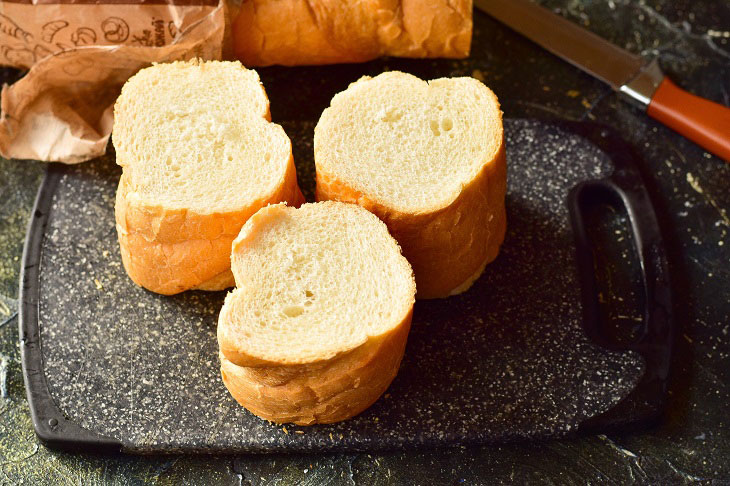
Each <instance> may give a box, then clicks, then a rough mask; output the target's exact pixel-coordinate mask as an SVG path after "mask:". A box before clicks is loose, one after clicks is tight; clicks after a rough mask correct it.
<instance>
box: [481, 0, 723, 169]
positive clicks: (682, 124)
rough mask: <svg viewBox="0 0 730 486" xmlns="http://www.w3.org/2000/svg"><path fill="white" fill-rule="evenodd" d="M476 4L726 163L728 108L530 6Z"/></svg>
mask: <svg viewBox="0 0 730 486" xmlns="http://www.w3.org/2000/svg"><path fill="white" fill-rule="evenodd" d="M474 4H475V5H476V7H477V8H479V9H480V10H482V11H484V12H486V13H487V14H489V15H491V16H492V17H494V18H495V19H497V20H499V21H500V22H502V23H503V24H506V25H507V26H509V27H511V28H512V29H514V30H516V31H517V32H519V33H520V34H522V35H524V36H525V37H527V38H528V39H530V40H532V41H533V42H535V43H537V44H539V45H540V46H542V47H543V48H545V49H547V50H548V51H550V52H552V53H553V54H555V55H557V56H559V57H561V58H563V59H565V60H566V61H568V62H569V63H571V64H573V65H574V66H576V67H577V68H579V69H582V70H583V71H585V72H587V73H588V74H590V75H592V76H594V77H596V78H598V79H600V80H601V81H603V82H604V83H607V84H609V85H610V86H611V87H612V88H613V89H614V90H615V91H617V92H618V93H619V95H620V96H621V97H622V98H624V99H625V100H627V101H629V102H631V103H633V104H634V105H636V106H638V107H640V108H641V109H643V110H645V111H646V113H647V114H648V115H649V116H650V117H652V118H654V119H656V120H658V121H659V122H661V123H663V124H664V125H666V126H668V127H669V128H671V129H673V130H675V131H676V132H678V133H680V134H682V135H684V136H685V137H687V138H688V139H690V140H692V141H693V142H695V143H697V144H698V145H700V146H702V147H703V148H704V149H706V150H708V151H709V152H712V153H714V154H715V155H717V156H718V157H720V158H722V159H724V160H725V161H726V162H730V108H728V107H726V106H723V105H720V104H718V103H714V102H712V101H709V100H706V99H704V98H700V97H699V96H695V95H693V94H691V93H688V92H687V91H684V90H683V89H682V88H680V87H678V86H677V85H676V84H674V83H673V82H672V81H671V80H670V79H669V78H667V77H666V76H664V73H663V72H662V70H661V68H660V67H659V64H658V63H657V61H656V59H654V60H651V61H647V60H645V59H644V58H642V57H640V56H636V55H634V54H631V53H630V52H628V51H625V50H623V49H621V48H620V47H618V46H615V45H613V44H611V43H610V42H608V41H606V40H604V39H602V38H600V37H598V36H597V35H595V34H593V33H592V32H589V31H587V30H585V29H583V28H581V27H579V26H577V25H575V24H574V23H572V22H570V21H569V20H566V19H564V18H563V17H561V16H559V15H556V14H554V13H552V12H551V11H549V10H547V9H546V8H543V7H541V6H539V5H536V4H534V3H532V2H530V1H529V0H474Z"/></svg>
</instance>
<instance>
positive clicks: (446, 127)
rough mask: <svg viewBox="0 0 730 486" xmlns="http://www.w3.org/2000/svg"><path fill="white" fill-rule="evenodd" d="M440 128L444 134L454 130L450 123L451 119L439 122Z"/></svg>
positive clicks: (452, 124)
mask: <svg viewBox="0 0 730 486" xmlns="http://www.w3.org/2000/svg"><path fill="white" fill-rule="evenodd" d="M441 128H443V129H444V131H445V132H448V131H449V130H451V129H452V128H454V122H452V121H451V118H444V119H443V121H442V122H441Z"/></svg>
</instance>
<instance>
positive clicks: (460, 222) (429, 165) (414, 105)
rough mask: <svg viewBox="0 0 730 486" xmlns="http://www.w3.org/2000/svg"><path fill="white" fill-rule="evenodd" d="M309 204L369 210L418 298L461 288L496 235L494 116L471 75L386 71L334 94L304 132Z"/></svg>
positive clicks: (498, 172)
mask: <svg viewBox="0 0 730 486" xmlns="http://www.w3.org/2000/svg"><path fill="white" fill-rule="evenodd" d="M314 158H315V164H316V179H317V190H316V195H317V199H318V200H328V199H333V200H338V201H345V202H353V203H357V204H359V205H361V206H363V207H365V208H366V209H368V210H370V211H372V212H374V213H375V214H376V215H378V217H380V219H382V220H383V221H384V222H385V223H386V224H387V225H388V229H389V230H390V233H391V234H392V235H393V237H394V238H395V239H396V240H398V242H399V243H400V246H401V248H402V249H403V254H404V255H405V257H406V258H407V259H408V261H409V262H410V263H411V265H412V266H413V271H414V273H415V276H416V284H417V287H418V296H417V297H418V298H436V297H446V296H449V295H454V294H458V293H460V292H463V291H465V290H466V289H468V288H469V287H470V286H471V284H472V283H473V282H474V281H475V280H476V279H477V278H478V277H479V275H481V273H482V271H483V270H484V267H485V266H486V265H487V263H489V262H491V261H492V260H494V258H496V256H497V252H498V251H499V246H500V244H501V243H502V240H503V239H504V234H505V225H506V217H505V208H504V199H505V192H506V178H507V168H506V161H505V151H504V141H503V129H502V112H501V111H500V107H499V102H498V101H497V97H496V96H495V95H494V93H493V92H492V91H491V90H489V88H487V87H486V86H484V85H483V84H482V83H480V82H479V81H477V80H476V79H473V78H451V79H436V80H433V81H429V82H425V81H422V80H420V79H418V78H416V77H415V76H412V75H410V74H404V73H400V72H387V73H383V74H381V75H379V76H377V77H375V78H370V77H364V78H362V79H360V80H359V81H357V82H355V83H353V84H351V85H350V86H349V87H348V88H347V90H345V91H343V92H341V93H338V94H337V95H335V97H334V98H333V99H332V102H331V105H330V107H329V108H327V109H326V110H325V111H324V112H323V113H322V116H321V118H320V119H319V122H318V123H317V126H316V128H315V130H314Z"/></svg>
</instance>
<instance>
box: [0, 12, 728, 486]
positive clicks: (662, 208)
mask: <svg viewBox="0 0 730 486" xmlns="http://www.w3.org/2000/svg"><path fill="white" fill-rule="evenodd" d="M540 3H542V4H543V5H546V6H548V7H550V8H552V9H554V10H556V11H559V12H560V13H561V14H563V15H565V16H566V17H567V18H569V19H571V20H573V21H576V22H581V23H583V24H585V25H587V27H588V28H589V29H592V30H594V31H595V32H597V33H598V34H600V35H602V36H604V37H606V38H608V39H610V40H612V41H613V42H615V43H617V44H619V45H622V46H625V47H627V48H629V49H631V50H633V51H634V52H641V53H643V54H645V55H655V54H657V55H659V58H660V60H661V63H662V66H663V67H664V69H665V71H666V72H667V73H668V74H670V75H671V76H672V77H673V79H674V80H675V81H676V82H677V83H678V84H680V85H681V86H682V87H684V88H686V89H689V90H691V91H693V92H695V93H696V94H699V95H702V96H705V97H708V98H710V99H713V100H715V101H717V102H720V103H724V104H725V105H729V104H730V86H729V85H728V81H727V80H728V79H730V61H729V59H730V34H728V32H727V31H728V21H729V19H730V5H728V4H727V3H726V2H716V1H712V0H703V1H695V0H679V1H676V0H640V1H628V0H613V1H607V2H603V1H600V2H599V1H593V0H549V1H548V0H542V1H541V2H540ZM476 15H477V18H476V19H475V20H476V30H477V33H476V35H475V43H474V50H473V56H472V59H470V60H468V61H456V62H449V61H423V62H420V61H397V60H386V61H383V62H379V63H369V64H366V65H362V66H359V67H356V66H344V67H325V68H317V69H315V68H300V69H292V70H287V69H281V68H271V69H266V70H262V78H263V80H264V83H265V84H266V86H267V89H268V90H269V91H270V92H272V91H276V92H277V93H278V94H279V96H278V97H277V98H273V97H272V115H273V118H274V120H275V121H280V122H281V121H285V120H292V121H297V120H310V119H312V118H313V117H315V118H316V116H317V114H318V113H319V112H320V111H321V110H322V109H323V108H324V106H326V102H325V101H323V100H325V99H329V97H330V96H331V95H332V94H333V93H334V92H335V91H337V90H340V89H343V88H344V87H345V86H346V84H347V83H348V82H349V81H350V80H352V79H355V78H356V77H357V75H359V74H360V72H369V73H374V74H377V72H379V71H380V70H382V69H383V67H385V66H387V67H390V68H400V69H404V70H408V71H411V72H413V73H414V74H421V75H425V76H428V75H429V74H431V73H433V72H434V71H438V75H446V74H451V73H453V74H460V75H463V74H466V75H474V76H476V77H481V78H483V79H484V80H485V82H486V83H487V85H489V86H491V87H492V88H493V89H494V90H495V92H496V93H497V95H498V96H499V97H500V101H501V102H502V106H503V110H504V111H505V113H506V115H507V116H508V117H510V118H517V117H527V118H542V119H555V118H563V119H576V120H580V119H595V120H597V121H599V122H603V123H607V124H610V125H612V126H614V127H616V129H617V130H619V131H620V132H621V134H622V136H623V137H624V138H625V139H626V140H627V141H629V142H630V143H632V144H633V145H634V146H635V147H636V149H637V150H638V152H639V154H640V156H641V166H642V170H643V173H644V176H645V178H646V180H647V181H648V184H649V187H650V189H651V191H652V194H653V195H654V199H655V201H656V203H657V206H658V210H659V216H660V218H661V220H662V225H663V230H664V233H665V239H666V240H667V243H668V245H669V247H670V257H671V259H670V265H671V270H672V275H673V277H674V279H673V280H674V286H675V294H676V295H677V297H678V298H677V302H678V304H677V306H676V309H675V312H676V314H677V320H678V322H679V323H680V324H681V325H682V326H683V328H682V329H681V330H680V332H679V339H678V342H677V350H676V353H677V355H676V358H675V367H674V370H673V375H672V386H671V389H670V392H671V399H670V403H669V407H668V409H667V412H666V414H665V417H664V420H663V422H662V424H660V425H659V426H657V427H656V428H653V429H650V430H637V431H635V432H633V433H629V434H622V435H609V436H591V437H584V438H580V439H574V440H561V441H550V442H538V443H524V444H515V445H510V446H504V447H477V448H466V449H462V448H455V449H446V450H434V451H430V452H425V453H411V452H393V453H389V454H378V455H367V454H329V455H276V456H246V455H242V456H238V457H235V458H234V457H215V458H208V457H186V456H176V457H136V456H121V457H105V456H98V455H93V454H84V455H74V454H68V453H57V452H52V451H49V450H47V449H45V448H44V447H43V446H40V445H39V444H38V442H37V440H36V439H35V437H34V434H33V431H32V426H31V424H30V419H29V414H28V409H27V404H26V402H25V394H24V390H23V383H22V377H21V371H20V363H19V353H18V345H17V339H18V336H17V321H16V319H15V318H13V317H11V318H10V319H9V320H7V317H10V316H11V315H12V313H13V311H12V310H11V311H10V312H9V315H8V316H6V317H5V318H1V319H0V322H3V324H0V384H1V385H2V390H1V391H0V415H1V416H2V419H1V420H0V483H7V484H18V483H25V484H76V483H82V484H89V483H109V484H142V483H159V484H256V485H258V484H297V483H304V484H404V483H405V484H454V483H455V484H459V483H464V484H488V483H489V484H493V483H510V482H517V483H534V482H552V483H559V484H585V483H587V482H590V483H604V482H606V483H619V484H623V483H630V482H634V483H640V484H641V483H644V484H647V483H648V484H668V483H671V484H677V483H679V484H683V483H693V482H698V481H702V480H705V481H707V482H709V481H711V480H713V479H714V480H720V481H723V480H724V481H727V480H730V460H729V459H730V424H728V414H727V402H728V399H729V398H730V393H728V385H727V384H728V383H729V382H730V380H729V379H728V378H729V377H728V373H730V366H728V353H729V352H730V336H729V331H730V328H729V326H730V324H729V321H730V318H728V315H729V314H730V308H729V307H730V304H729V302H730V293H729V292H730V285H728V283H729V282H730V274H729V273H728V272H729V271H730V269H729V268H728V261H730V249H729V248H728V246H729V245H730V242H728V236H727V235H728V232H730V219H729V217H728V214H727V212H728V210H730V191H728V190H727V188H728V187H730V165H728V164H725V163H723V162H722V161H720V160H719V159H717V158H715V157H712V156H711V155H709V154H706V153H705V152H704V151H702V149H700V148H698V147H697V146H695V145H694V144H692V143H691V142H689V141H687V140H686V139H683V138H682V137H680V136H678V135H676V134H674V133H672V132H671V131H670V130H669V129H667V128H665V127H663V126H661V125H659V124H658V123H656V122H654V121H652V120H650V119H649V118H647V117H646V116H645V115H644V114H643V113H641V112H640V111H639V110H637V109H635V108H633V107H630V106H628V105H626V104H624V103H623V102H621V101H620V100H619V99H618V98H617V97H616V96H615V95H614V94H613V93H612V92H611V91H610V90H609V89H608V88H607V87H605V86H604V85H602V84H601V83H600V82H598V81H595V80H593V79H591V78H590V77H588V76H587V75H584V74H582V73H581V72H579V71H577V70H575V69H574V68H572V67H571V66H569V65H567V64H565V63H563V62H562V61H560V60H559V59H557V58H555V57H553V56H551V55H549V54H547V53H545V52H544V51H542V50H541V49H540V48H538V47H537V46H535V45H533V44H531V43H530V42H529V41H526V40H524V39H522V38H521V37H519V36H518V35H516V34H514V33H513V32H511V31H510V30H509V29H507V28H505V27H503V26H501V25H499V24H498V23H496V22H494V21H492V20H491V19H489V18H487V17H485V16H483V15H482V14H476ZM287 72H289V74H287ZM2 75H3V76H9V74H7V73H3V74H2ZM289 76H294V77H295V78H296V79H298V80H303V79H310V81H308V82H306V83H305V82H297V83H295V84H294V85H292V83H291V78H290V77H289ZM270 84H271V85H272V86H273V85H275V84H278V85H279V86H280V87H279V88H278V89H273V88H270V86H269V85H270ZM287 85H288V86H290V87H291V86H293V87H295V88H296V89H297V90H303V91H304V93H305V95H306V97H304V99H307V100H308V101H307V103H298V104H297V105H296V106H291V107H287V106H286V104H287V101H289V100H291V99H292V98H290V97H289V96H287V94H286V92H285V91H284V89H283V88H284V87H286V86H287ZM292 96H293V95H292ZM310 100H311V101H310ZM295 150H296V151H297V152H299V153H300V154H301V153H304V152H311V147H309V146H306V145H300V146H299V147H296V149H295ZM296 156H297V153H296V152H295V157H296ZM0 173H1V174H2V178H0V269H1V271H0V294H2V295H3V296H4V297H5V298H6V299H4V300H3V302H5V301H7V300H11V301H12V300H14V299H16V298H17V276H18V273H17V272H18V268H19V259H20V254H21V248H22V240H23V234H24V231H25V224H26V218H27V216H28V215H29V213H30V207H31V205H32V200H33V196H34V194H35V191H36V188H37V185H38V183H39V180H40V173H41V168H40V166H39V164H36V163H33V162H21V161H5V160H3V161H0ZM300 177H301V175H300ZM721 242H722V244H721Z"/></svg>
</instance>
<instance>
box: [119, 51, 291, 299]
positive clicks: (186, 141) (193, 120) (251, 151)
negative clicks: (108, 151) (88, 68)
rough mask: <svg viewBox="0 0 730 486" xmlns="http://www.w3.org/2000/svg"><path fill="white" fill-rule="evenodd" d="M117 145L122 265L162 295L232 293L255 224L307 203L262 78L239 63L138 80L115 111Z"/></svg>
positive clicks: (180, 68)
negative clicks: (235, 256) (261, 212)
mask: <svg viewBox="0 0 730 486" xmlns="http://www.w3.org/2000/svg"><path fill="white" fill-rule="evenodd" d="M113 142H114V147H115V149H116V154H117V163H118V164H119V165H121V166H122V168H123V173H122V176H121V178H120V180H119V186H118V189H117V197H116V206H115V215H116V226H117V233H118V237H119V245H120V249H121V255H122V261H123V262H124V267H125V269H126V270H127V273H128V274H129V276H130V277H131V278H132V280H134V282H136V283H137V284H139V285H141V286H143V287H145V288H147V289H149V290H151V291H153V292H157V293H161V294H175V293H178V292H182V291H184V290H188V289H196V288H197V289H204V290H221V289H224V288H227V287H230V286H232V285H233V275H232V274H231V272H230V249H231V243H232V242H233V240H234V238H235V237H236V236H237V235H238V233H239V231H240V229H241V227H242V226H243V224H244V223H245V222H246V220H247V219H248V218H249V217H250V216H251V215H252V214H254V213H255V212H256V211H257V210H258V209H260V208H261V207H263V206H265V205H267V204H270V203H276V202H280V201H288V202H289V203H291V204H294V205H296V204H301V203H302V202H303V201H304V198H303V197H302V194H301V191H300V190H299V187H298V186H297V181H296V171H295V168H294V160H293V158H292V151H291V141H290V140H289V138H288V137H287V136H286V134H285V133H284V130H283V129H282V128H281V127H280V126H279V125H276V124H274V123H271V122H270V114H269V101H268V98H267V97H266V92H265V91H264V88H263V86H262V85H261V82H260V81H259V77H258V74H257V73H256V72H255V71H252V70H248V69H245V68H243V66H241V64H240V63H238V62H218V61H210V62H203V61H199V60H193V61H189V62H174V63H170V64H156V65H153V66H152V67H149V68H146V69H143V70H141V71H139V72H138V73H137V74H136V75H135V76H133V77H132V78H130V79H129V80H128V81H127V83H126V84H125V85H124V87H123V88H122V93H121V95H120V96H119V98H118V100H117V102H116V104H115V107H114V129H113Z"/></svg>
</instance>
